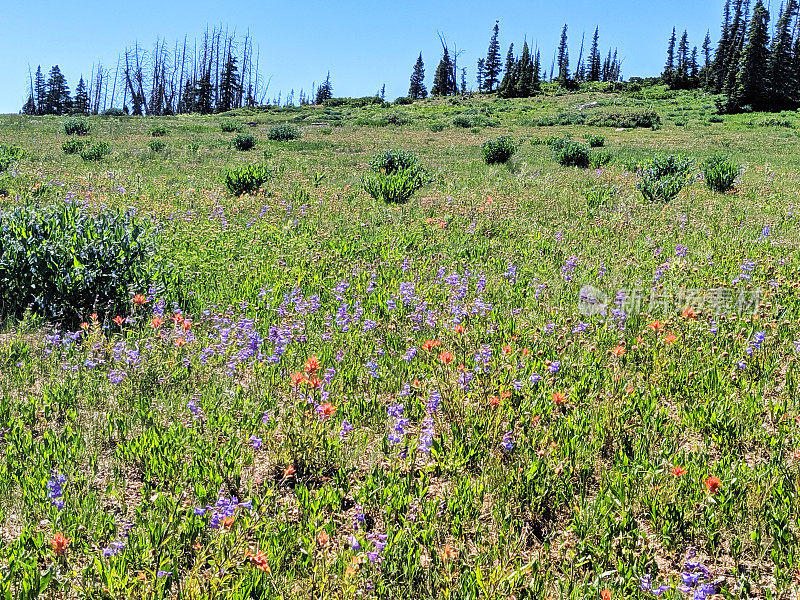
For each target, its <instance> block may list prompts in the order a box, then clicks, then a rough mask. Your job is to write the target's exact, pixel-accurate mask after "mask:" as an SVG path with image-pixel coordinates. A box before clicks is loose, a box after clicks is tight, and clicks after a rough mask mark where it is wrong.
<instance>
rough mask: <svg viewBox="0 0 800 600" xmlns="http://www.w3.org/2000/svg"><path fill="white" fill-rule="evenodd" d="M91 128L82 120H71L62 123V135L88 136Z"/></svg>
mask: <svg viewBox="0 0 800 600" xmlns="http://www.w3.org/2000/svg"><path fill="white" fill-rule="evenodd" d="M91 129H92V126H91V125H90V124H89V123H88V122H87V121H86V120H84V119H79V118H75V117H73V118H71V119H67V120H66V121H64V133H66V134H67V135H88V134H89V131H91Z"/></svg>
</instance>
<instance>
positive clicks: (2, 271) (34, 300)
mask: <svg viewBox="0 0 800 600" xmlns="http://www.w3.org/2000/svg"><path fill="white" fill-rule="evenodd" d="M155 252H156V238H155V234H154V231H153V229H152V227H151V226H150V225H149V224H148V223H147V222H145V221H144V220H142V219H140V218H138V217H135V216H134V215H133V214H132V213H131V212H122V211H115V210H104V211H102V212H100V213H98V214H89V213H88V212H87V211H86V210H85V209H83V208H81V207H79V206H78V205H77V204H73V203H60V204H58V205H56V206H48V207H44V208H41V207H37V206H20V207H18V208H15V209H14V210H12V211H10V212H5V213H2V214H0V317H2V318H8V317H20V316H22V314H23V312H25V311H26V310H28V309H32V310H33V311H34V312H35V313H36V314H37V315H39V316H41V317H44V318H46V319H48V320H50V321H58V322H65V323H69V324H72V325H74V324H75V323H76V322H77V321H78V320H79V319H80V318H81V317H83V318H87V317H88V315H89V313H91V312H102V313H103V314H112V315H114V314H125V313H127V312H128V311H129V309H130V298H131V296H132V294H133V293H139V292H145V291H146V290H147V289H148V286H149V285H151V284H153V283H155V282H156V280H157V279H158V273H159V268H158V266H157V264H156V263H155V260H154V257H155Z"/></svg>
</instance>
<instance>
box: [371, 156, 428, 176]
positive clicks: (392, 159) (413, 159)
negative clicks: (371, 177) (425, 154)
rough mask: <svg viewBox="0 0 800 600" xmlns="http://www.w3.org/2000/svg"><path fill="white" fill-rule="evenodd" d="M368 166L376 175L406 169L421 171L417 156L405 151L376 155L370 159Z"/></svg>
mask: <svg viewBox="0 0 800 600" xmlns="http://www.w3.org/2000/svg"><path fill="white" fill-rule="evenodd" d="M369 166H370V168H371V169H372V170H373V171H375V172H376V173H381V172H384V173H389V174H391V173H396V172H397V171H402V170H408V169H418V170H422V168H421V167H420V166H419V159H418V158H417V155H416V154H414V153H413V152H408V151H406V150H386V151H384V152H381V153H379V154H376V155H374V156H373V157H372V158H371V159H370V161H369Z"/></svg>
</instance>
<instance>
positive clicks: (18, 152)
mask: <svg viewBox="0 0 800 600" xmlns="http://www.w3.org/2000/svg"><path fill="white" fill-rule="evenodd" d="M24 155H25V152H24V151H23V150H22V148H20V147H19V146H12V145H10V144H0V173H2V172H4V171H8V170H9V168H10V167H11V165H12V164H14V163H16V162H19V160H20V159H21V158H22V157H23V156H24Z"/></svg>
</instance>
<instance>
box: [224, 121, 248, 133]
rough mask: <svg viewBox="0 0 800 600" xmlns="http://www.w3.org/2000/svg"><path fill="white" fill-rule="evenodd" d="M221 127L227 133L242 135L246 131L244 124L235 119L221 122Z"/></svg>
mask: <svg viewBox="0 0 800 600" xmlns="http://www.w3.org/2000/svg"><path fill="white" fill-rule="evenodd" d="M219 127H220V129H222V131H223V132H225V133H234V132H235V133H241V132H243V131H244V123H242V122H241V121H235V120H233V119H225V120H223V121H220V122H219Z"/></svg>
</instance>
